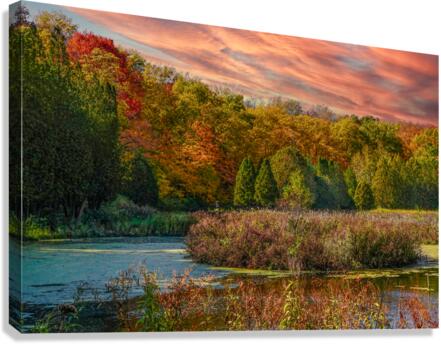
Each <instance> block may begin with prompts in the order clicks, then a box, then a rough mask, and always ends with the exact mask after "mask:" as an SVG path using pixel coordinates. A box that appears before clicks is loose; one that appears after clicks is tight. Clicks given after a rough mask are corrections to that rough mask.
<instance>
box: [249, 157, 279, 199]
mask: <svg viewBox="0 0 441 344" xmlns="http://www.w3.org/2000/svg"><path fill="white" fill-rule="evenodd" d="M254 189H255V191H254V200H255V201H256V203H257V204H258V205H260V206H263V207H271V206H273V205H274V203H275V201H276V199H277V194H278V192H277V185H276V181H275V180H274V176H273V172H272V171H271V165H270V162H269V160H268V159H265V160H263V162H262V164H261V166H260V170H259V174H258V175H257V177H256V184H255V185H254Z"/></svg>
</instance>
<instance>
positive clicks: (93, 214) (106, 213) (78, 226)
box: [9, 197, 195, 240]
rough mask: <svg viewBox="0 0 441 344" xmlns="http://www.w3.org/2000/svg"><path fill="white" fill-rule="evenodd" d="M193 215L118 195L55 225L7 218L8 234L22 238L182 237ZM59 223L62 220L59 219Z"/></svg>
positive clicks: (191, 222) (40, 221) (30, 219)
mask: <svg viewBox="0 0 441 344" xmlns="http://www.w3.org/2000/svg"><path fill="white" fill-rule="evenodd" d="M194 221H195V220H194V218H193V216H192V215H191V214H190V213H185V212H160V211H157V210H155V209H153V208H150V207H141V206H137V205H136V204H134V203H133V202H131V201H130V200H128V199H127V198H125V197H118V198H117V199H116V200H114V201H113V202H110V203H107V204H105V205H103V206H102V207H101V208H100V209H98V210H94V211H88V212H86V213H85V214H84V216H83V218H82V219H81V221H74V222H70V223H60V224H58V225H56V226H55V227H54V226H52V228H51V226H50V225H49V223H48V221H47V220H46V219H44V218H37V217H28V218H27V219H25V220H24V221H23V223H22V224H21V223H20V221H19V220H18V219H17V218H11V219H10V221H9V234H11V235H12V236H14V237H20V236H21V226H23V238H24V239H25V240H47V239H68V238H91V237H114V236H150V235H156V236H184V235H186V233H187V231H188V229H189V227H190V225H191V224H193V223H194ZM60 222H61V221H60Z"/></svg>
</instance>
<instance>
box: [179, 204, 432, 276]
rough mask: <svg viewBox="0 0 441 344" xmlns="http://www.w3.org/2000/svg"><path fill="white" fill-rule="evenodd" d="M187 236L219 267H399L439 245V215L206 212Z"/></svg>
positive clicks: (200, 257) (197, 256) (202, 258)
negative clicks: (424, 247) (426, 245)
mask: <svg viewBox="0 0 441 344" xmlns="http://www.w3.org/2000/svg"><path fill="white" fill-rule="evenodd" d="M195 216H196V218H197V223H196V224H194V225H192V227H191V228H190V231H189V234H188V236H187V244H188V250H189V252H190V255H191V256H192V258H193V259H194V260H196V261H198V262H201V263H208V264H213V265H216V266H228V267H244V268H258V269H259V268H260V269H279V270H286V269H290V270H294V271H296V270H324V271H327V270H349V269H360V268H382V267H399V266H404V265H408V264H412V263H414V262H416V261H417V259H418V258H419V257H420V256H421V251H420V246H421V244H423V243H437V241H438V220H437V214H436V213H413V212H412V213H401V212H400V213H398V212H378V213H371V212H347V213H345V212H325V211H309V212H297V213H294V212H279V211H271V210H256V211H233V212H225V213H221V214H213V213H207V212H200V213H197V214H196V215H195Z"/></svg>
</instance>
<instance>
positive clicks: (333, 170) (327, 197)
mask: <svg viewBox="0 0 441 344" xmlns="http://www.w3.org/2000/svg"><path fill="white" fill-rule="evenodd" d="M316 174H317V177H318V186H319V187H318V188H317V195H316V196H317V197H316V199H317V204H316V206H317V207H318V208H327V209H349V208H351V206H352V201H351V198H350V197H349V195H348V190H347V187H346V183H345V180H344V176H343V173H342V171H341V168H340V166H339V165H338V164H337V163H336V162H334V161H330V160H326V159H319V161H318V163H317V165H316Z"/></svg>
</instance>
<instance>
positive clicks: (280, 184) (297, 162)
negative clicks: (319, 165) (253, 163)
mask: <svg viewBox="0 0 441 344" xmlns="http://www.w3.org/2000/svg"><path fill="white" fill-rule="evenodd" d="M270 163H271V171H272V172H273V175H274V179H275V181H276V183H277V188H278V189H279V190H282V189H283V188H284V186H285V185H286V184H287V183H288V179H289V176H290V174H291V173H292V172H294V171H301V172H303V173H305V172H306V170H307V169H308V166H307V165H308V164H307V161H306V159H305V158H304V157H303V156H302V155H301V154H300V153H299V152H298V151H297V149H295V148H294V147H285V148H282V149H280V150H278V151H277V152H276V154H274V155H273V156H272V157H271V159H270Z"/></svg>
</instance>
